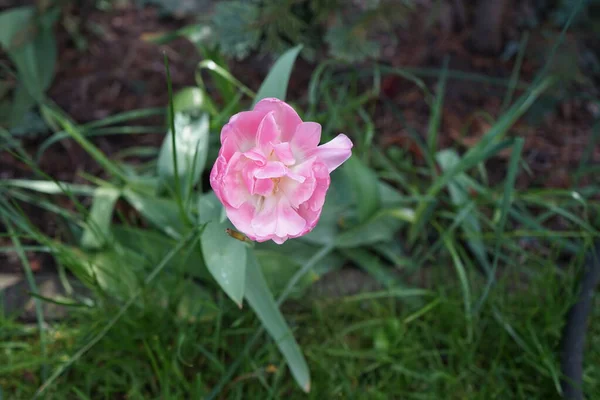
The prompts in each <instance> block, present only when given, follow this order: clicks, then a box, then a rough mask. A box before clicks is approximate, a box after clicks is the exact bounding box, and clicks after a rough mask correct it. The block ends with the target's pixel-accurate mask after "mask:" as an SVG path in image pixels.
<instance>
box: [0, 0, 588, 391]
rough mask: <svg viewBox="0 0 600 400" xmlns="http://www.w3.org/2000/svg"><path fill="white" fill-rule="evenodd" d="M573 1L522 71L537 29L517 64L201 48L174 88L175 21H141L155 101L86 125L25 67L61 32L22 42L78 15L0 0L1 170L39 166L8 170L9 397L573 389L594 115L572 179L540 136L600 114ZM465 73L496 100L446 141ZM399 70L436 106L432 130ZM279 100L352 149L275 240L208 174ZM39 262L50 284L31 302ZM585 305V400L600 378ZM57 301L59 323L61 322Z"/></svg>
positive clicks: (5, 371)
mask: <svg viewBox="0 0 600 400" xmlns="http://www.w3.org/2000/svg"><path fill="white" fill-rule="evenodd" d="M228 3H240V2H228ZM290 3H291V2H290ZM310 3H317V2H310ZM405 3H406V4H408V3H411V2H405ZM582 5H583V2H579V3H578V4H577V6H576V7H573V8H571V9H569V10H570V12H569V13H567V14H568V16H567V18H566V19H565V20H564V21H563V22H562V25H561V31H560V32H558V33H557V34H556V35H555V36H554V37H553V41H552V46H550V47H549V48H548V51H547V53H546V56H545V58H544V63H543V64H542V65H541V67H540V68H537V69H535V71H534V73H533V74H530V75H528V77H527V79H525V78H524V77H523V76H522V75H523V74H525V73H526V71H525V70H524V68H523V66H524V61H523V60H524V57H525V53H526V51H525V49H526V48H527V41H528V39H527V38H528V36H527V35H524V36H523V39H522V40H521V41H520V42H519V45H520V47H517V49H516V52H513V56H514V57H513V62H512V64H511V65H512V69H511V71H510V74H509V76H508V77H506V78H496V77H490V76H485V75H482V74H475V73H464V72H463V73H461V72H460V71H457V70H455V69H452V68H451V67H450V65H451V64H450V63H451V57H448V58H445V59H444V60H442V62H441V63H440V64H439V66H438V67H437V68H435V69H431V68H417V67H403V66H397V65H394V64H393V63H375V62H373V63H368V64H367V65H362V64H361V65H357V64H354V65H350V64H347V63H345V62H343V61H344V60H341V61H340V60H339V58H338V59H329V58H325V59H323V60H320V61H319V62H317V63H316V65H314V66H312V67H311V68H310V69H309V68H308V67H307V65H306V64H303V63H304V62H305V61H303V60H302V59H301V57H302V56H301V55H302V54H304V53H303V49H305V46H303V45H302V44H296V43H293V46H289V48H286V49H282V50H281V51H280V52H279V53H278V55H277V57H276V58H275V60H274V62H273V63H271V64H270V65H269V69H268V71H265V74H264V76H261V78H260V81H258V82H249V81H248V82H247V77H248V76H249V75H246V74H243V73H236V67H235V65H237V64H233V66H232V64H231V63H228V62H227V61H226V59H225V58H224V57H223V55H222V54H221V52H220V50H219V47H218V46H216V47H212V46H208V45H207V44H206V43H205V42H202V41H195V42H194V43H195V45H196V46H197V49H196V50H197V51H198V54H200V56H201V60H195V61H194V69H193V71H192V72H193V73H191V74H190V75H191V76H192V78H193V81H192V82H182V81H179V80H177V78H176V73H177V69H178V68H179V67H180V66H181V65H182V64H178V63H177V56H176V55H177V53H175V57H174V56H173V54H170V50H171V49H172V48H170V47H168V46H169V44H164V43H171V42H169V41H168V40H170V39H172V38H174V37H177V36H180V34H181V32H182V31H180V30H179V31H175V32H176V33H175V34H171V33H172V32H171V33H169V34H167V35H166V36H168V37H166V36H165V34H164V32H161V34H160V35H156V34H154V35H150V38H149V39H148V35H146V39H148V40H150V41H153V42H160V43H163V45H164V46H166V47H165V48H163V50H164V51H163V52H162V53H161V52H158V51H157V52H155V53H151V54H152V56H151V57H153V62H154V64H153V65H154V67H153V68H160V69H161V71H164V80H162V81H161V82H162V84H163V85H164V86H163V87H162V89H161V90H162V91H164V93H166V96H165V97H163V100H164V101H163V102H162V103H160V104H153V105H154V106H157V107H152V108H148V107H146V108H132V109H128V110H127V111H123V112H114V113H109V115H104V116H103V117H101V118H91V119H90V120H89V121H79V120H77V119H75V118H73V116H71V115H70V114H69V113H68V112H67V111H65V108H67V107H65V106H62V105H60V104H58V101H54V99H53V98H52V89H49V85H50V80H51V79H52V76H53V73H54V71H52V70H48V69H44V68H30V67H31V65H39V63H38V62H37V61H36V60H39V59H43V60H49V59H48V58H46V57H50V59H52V60H53V59H54V57H55V52H54V50H52V51H48V49H49V48H50V49H52V48H53V46H55V44H48V43H40V40H41V39H40V37H42V36H39V35H42V34H41V33H39V32H40V31H36V30H34V31H33V32H34V33H36V32H37V33H38V34H39V35H36V34H32V35H31V36H30V37H28V38H29V39H28V40H25V41H24V44H22V43H21V42H20V41H17V42H15V40H16V39H19V37H20V36H19V33H20V32H21V31H20V30H19V28H20V25H21V24H22V23H23V21H30V22H31V21H34V22H32V23H35V24H38V23H39V24H41V25H40V26H41V28H39V29H41V32H46V31H44V29H52V28H51V26H52V24H54V23H61V24H63V25H64V24H65V21H69V19H68V18H67V19H66V20H65V19H64V18H65V15H66V16H69V15H71V14H70V11H69V9H68V7H67V10H66V11H65V9H62V8H60V7H59V6H57V5H56V4H54V5H53V6H51V7H49V8H48V9H44V8H39V7H38V8H37V9H33V8H25V9H24V8H18V9H11V10H8V11H5V12H4V14H2V15H0V18H6V19H7V21H11V23H12V24H14V25H11V26H14V29H11V30H10V31H4V32H3V35H5V36H6V38H5V37H0V39H2V41H1V42H0V43H1V44H2V46H3V48H5V49H6V54H7V55H8V57H7V62H6V63H5V64H3V66H4V65H6V69H4V71H10V74H8V75H7V76H8V78H7V79H6V88H7V90H6V94H8V95H9V96H7V99H8V100H7V101H6V102H4V103H1V104H3V105H5V108H4V109H3V110H10V111H7V112H6V114H1V115H2V117H4V115H9V116H14V117H15V118H14V119H13V118H10V119H6V120H5V119H3V127H0V133H1V134H2V140H3V141H2V146H3V148H2V151H3V153H2V157H3V161H2V162H3V164H2V166H3V171H2V172H4V166H7V165H12V164H11V163H15V164H18V165H19V168H20V169H19V171H25V172H20V173H19V174H15V175H16V176H12V175H10V174H9V175H8V176H7V177H3V180H2V182H1V183H0V219H1V223H2V226H3V231H2V239H3V241H2V247H1V251H2V254H3V255H6V257H9V256H10V257H12V258H13V259H15V260H16V261H18V264H19V265H20V266H19V268H20V269H21V270H22V272H23V275H24V276H25V278H26V281H27V285H28V289H27V291H28V292H29V293H30V294H31V302H32V304H33V309H34V319H33V322H34V323H33V324H32V323H26V322H24V321H23V320H22V319H20V318H19V317H22V315H21V314H22V312H21V311H22V310H16V311H14V310H13V312H11V313H4V314H2V316H1V319H0V336H1V341H0V398H32V397H33V398H48V399H65V398H77V399H96V398H106V399H113V398H133V399H137V398H139V399H145V398H164V399H167V398H173V399H179V398H261V399H262V398H283V397H290V398H307V397H308V398H316V399H321V398H415V399H416V398H456V399H464V398H469V399H470V398H474V399H477V398H481V399H488V398H496V397H498V398H540V399H542V398H543V399H547V398H560V397H561V396H562V395H563V394H564V393H565V390H568V389H565V388H566V386H565V381H566V379H565V376H564V375H563V372H564V371H563V370H561V350H562V348H563V343H562V342H561V340H562V337H563V331H564V329H565V321H566V320H567V314H568V312H569V310H570V309H571V307H572V306H573V305H574V304H575V303H576V302H577V301H578V299H579V295H580V292H581V290H580V289H581V286H582V282H583V281H584V280H583V279H582V278H581V277H582V276H583V277H586V276H587V275H586V270H585V268H584V266H586V265H588V266H589V265H594V264H597V261H598V260H597V258H595V257H594V255H593V254H594V251H593V249H594V245H595V243H596V242H597V240H598V227H600V213H599V211H600V190H599V180H598V160H599V157H600V155H599V154H598V144H597V143H598V136H599V135H598V133H597V132H598V127H600V124H599V123H598V122H597V121H596V120H594V122H593V124H590V125H589V126H587V127H586V128H585V129H587V130H586V132H587V134H586V135H582V136H581V137H583V138H584V139H585V143H584V144H583V147H584V148H585V150H584V152H583V154H582V155H581V157H580V159H579V160H577V161H578V162H577V164H576V165H575V166H567V168H568V171H569V179H568V184H567V185H564V186H559V185H555V186H548V185H545V184H540V180H542V181H546V180H549V179H550V178H551V177H550V176H547V177H546V176H540V174H539V171H538V170H537V169H536V168H538V166H537V165H533V164H535V163H536V158H535V157H536V149H535V148H534V149H532V147H531V144H530V142H531V140H532V135H531V134H528V131H527V129H528V127H534V128H535V127H536V126H541V124H542V122H540V120H543V118H544V115H547V114H548V110H549V109H550V110H551V109H552V108H551V107H552V106H549V105H548V104H557V102H558V103H561V104H564V103H567V104H572V103H569V102H576V101H579V102H582V101H585V102H586V104H588V105H590V107H592V106H594V105H595V107H598V105H599V104H598V100H597V98H596V97H594V91H593V90H591V89H590V90H589V91H579V92H577V93H574V92H573V91H572V90H570V89H569V86H568V85H567V84H566V80H565V78H564V76H563V75H561V74H560V71H559V72H557V71H556V70H555V69H554V66H555V60H556V58H557V57H558V58H560V52H561V50H560V49H562V47H561V46H563V43H564V41H565V40H566V32H568V29H570V28H572V27H573V23H574V21H576V17H577V16H579V15H580V14H579V13H580V12H581V10H582V9H583V8H582ZM229 6H231V4H230V5H229ZM55 7H56V8H55ZM103 7H104V6H103ZM561 7H562V8H559V10H563V9H564V6H561ZM45 12H47V13H48V14H45ZM103 12H106V11H103ZM220 12H221V14H223V13H224V11H223V10H221V11H220ZM563 12H564V11H563ZM48 15H50V16H51V17H52V18H50V17H47V16H48ZM44 16H46V17H44ZM218 16H219V14H218V12H217V17H218ZM221 17H222V15H221ZM60 18H63V19H60ZM15 21H16V22H15ZM57 21H59V22H57ZM215 21H216V22H215V23H216V25H217V26H218V21H219V20H218V18H217V19H216V20H215ZM586 21H587V20H586ZM120 24H123V23H122V22H120ZM125 25H126V24H125ZM66 26H71V25H69V23H66ZM334 27H335V25H334ZM68 32H69V34H70V35H71V36H72V37H74V38H79V39H78V40H75V39H73V40H74V41H75V42H77V43H83V42H81V40H83V36H81V37H80V33H78V31H76V30H74V29H69V30H68ZM184 33H186V35H188V33H189V31H187V30H184ZM188 36H189V35H188ZM43 37H44V38H46V39H44V40H48V39H47V38H48V36H43ZM15 38H16V39H15ZM257 40H258V39H257ZM188 44H189V43H188ZM311 45H314V44H311ZM82 46H83V45H82ZM90 46H92V45H90ZM84 47H85V46H84ZM275 47H277V46H275ZM284 47H285V46H284ZM91 48H93V47H91ZM46 53H48V54H50V55H48V54H46ZM225 54H228V53H227V51H225ZM309 55H310V54H309ZM355 55H357V59H358V58H362V57H359V56H360V54H355ZM342 58H343V57H342ZM134 59H135V57H132V58H131V61H130V62H131V63H133V62H134V61H133V60H134ZM346 61H347V60H346ZM58 68H59V69H60V68H61V67H60V62H59V63H58ZM306 71H308V73H306ZM64 78H65V77H64V75H60V72H59V74H58V78H57V79H58V80H59V81H60V79H64ZM432 78H433V79H432ZM3 82H5V81H3ZM398 82H401V83H398ZM456 82H462V83H463V84H464V83H465V82H467V83H466V84H467V85H471V86H473V85H482V86H484V85H485V87H486V88H487V87H493V88H495V89H494V90H496V91H499V92H500V93H502V95H501V97H500V100H501V106H500V107H498V112H496V113H490V112H487V111H484V110H481V109H477V108H475V109H472V110H470V112H471V115H470V117H469V118H465V119H464V121H461V122H460V124H459V128H458V135H454V136H452V134H450V135H448V133H447V132H448V131H453V128H454V126H453V122H452V121H453V119H452V118H451V117H449V116H448V115H447V112H448V111H447V110H448V106H449V101H450V99H452V98H453V97H452V96H453V90H455V88H456V86H453V85H455V84H456ZM584 82H586V84H590V85H592V84H593V82H594V81H593V79H588V80H586V81H584ZM57 84H60V82H59V83H57ZM397 85H401V86H400V87H401V88H402V90H404V88H409V89H407V90H406V91H407V92H411V93H416V94H413V95H412V96H417V97H419V98H420V99H421V100H422V103H423V108H424V109H425V110H426V112H425V113H424V114H423V115H424V117H425V123H423V124H421V125H415V123H414V122H415V120H414V118H411V115H410V112H409V110H408V109H407V108H406V107H405V106H404V103H403V102H404V101H406V99H400V100H399V99H398V97H397V96H396V93H395V92H394V87H395V86H397ZM30 86H31V87H30ZM174 86H177V87H176V88H175V87H174ZM115 90H117V92H118V91H125V89H115ZM47 92H48V93H47ZM98 93H104V92H102V91H101V89H99V92H98ZM267 98H276V99H279V100H281V101H286V102H287V103H289V104H290V106H292V107H293V108H294V110H295V111H296V112H297V113H298V114H299V116H300V117H301V118H302V120H303V121H315V122H317V123H319V124H320V125H321V127H322V132H321V142H320V143H325V142H328V141H329V140H332V139H334V138H335V137H336V136H337V135H338V134H340V133H344V134H345V135H347V136H348V137H349V138H350V139H351V140H352V143H353V147H352V157H350V158H348V160H347V161H346V162H344V163H343V164H341V163H340V164H341V165H340V166H339V168H337V170H335V171H334V172H332V173H331V184H330V187H329V190H328V193H327V197H326V200H325V204H324V206H323V211H322V214H321V215H320V219H319V222H318V223H317V224H316V226H315V227H314V229H313V230H312V231H311V232H310V233H307V234H304V232H302V235H299V237H295V238H287V240H285V242H284V243H282V244H277V243H276V242H274V241H271V240H267V241H263V240H262V239H264V237H263V236H264V235H257V234H255V233H256V232H254V233H252V232H246V233H247V234H248V235H249V236H251V237H252V236H253V238H254V239H257V238H258V239H261V240H259V241H256V242H255V241H253V240H251V239H249V238H248V237H247V236H245V235H244V234H243V233H241V232H239V231H238V230H237V229H236V228H235V227H234V226H233V225H232V224H231V222H229V219H228V218H227V214H226V210H225V209H224V208H223V206H222V201H220V200H222V195H218V196H216V195H215V193H214V192H213V189H214V184H213V182H211V179H210V176H209V175H210V171H211V169H212V168H213V165H214V164H215V161H216V160H217V157H218V152H219V149H220V148H221V145H222V143H221V139H220V135H219V134H220V132H221V130H222V128H223V126H224V125H225V124H226V123H227V122H228V121H229V120H230V117H231V116H233V115H235V114H236V113H238V112H244V111H247V110H251V109H253V108H254V106H255V105H256V104H259V103H260V100H262V99H267ZM19 99H22V100H19ZM592 109H593V107H592ZM15 110H16V111H15ZM592 114H593V113H592ZM27 115H29V116H30V117H26V116H27ZM33 115H35V117H33ZM540 115H542V117H540ZM17 116H19V118H17ZM594 118H597V115H596V117H594ZM32 120H35V121H37V122H38V127H39V130H40V131H44V130H49V131H50V132H49V133H48V134H45V135H41V136H36V137H34V138H28V137H27V136H26V135H23V134H22V132H26V133H29V134H32V133H35V132H37V131H36V126H33V127H31V126H28V125H27V124H25V125H24V124H23V121H28V122H30V121H32ZM524 120H526V121H528V122H527V127H523V122H522V121H524ZM4 121H6V122H4ZM149 121H150V122H149ZM536 124H537V125H536ZM40 126H41V127H40ZM474 126H475V127H476V128H473V127H474ZM390 127H391V128H390ZM477 127H478V128H477ZM482 127H483V128H482ZM534 128H533V129H534ZM384 130H387V131H388V134H387V135H385V136H384V135H383V134H382V133H381V131H384ZM390 130H391V132H392V133H391V134H389V132H390ZM454 130H456V129H454ZM474 131H475V134H473V132H474ZM142 135H151V136H152V137H153V138H155V139H153V140H154V143H156V142H158V144H159V146H152V145H146V144H145V143H144V142H143V141H142V139H138V137H139V138H141V137H142ZM34 136H35V135H34ZM449 137H450V138H452V140H449ZM535 137H536V136H535V135H534V136H533V138H535ZM107 138H108V139H107ZM103 140H113V141H114V142H115V143H118V146H117V147H118V150H117V151H111V152H108V151H104V150H103V149H102V147H105V148H107V149H108V148H111V147H110V146H109V145H108V144H106V143H105V142H103ZM118 140H121V141H120V142H117V141H118ZM126 140H131V141H130V142H128V143H127V142H126ZM32 143H33V145H32ZM448 143H450V145H449V144H448ZM125 144H129V145H127V146H126V145H125ZM74 147H77V148H78V149H82V152H80V153H77V152H72V150H70V149H72V148H74ZM57 148H58V149H62V150H60V151H62V153H59V154H61V157H64V158H69V157H71V156H72V155H73V154H75V156H74V158H75V159H76V160H82V161H81V162H82V163H83V164H84V165H85V166H88V167H89V168H85V167H84V168H79V171H78V172H77V173H76V174H72V173H71V175H69V176H68V177H67V178H63V177H61V174H60V173H55V170H53V169H52V168H50V167H46V165H45V164H44V159H45V158H47V157H48V154H52V152H53V151H57V150H56V149H57ZM565 151H567V150H565ZM83 152H85V154H86V155H85V158H83V156H81V155H80V154H82V153H83ZM77 154H79V155H77ZM4 158H6V160H8V159H10V160H11V161H4ZM56 162H59V161H56ZM7 169H8V167H7ZM90 171H94V172H93V173H91V172H90ZM556 171H558V169H557V170H556ZM551 172H553V171H551ZM61 173H62V172H61ZM546 178H547V179H546ZM211 184H213V185H211ZM40 213H41V215H42V216H43V219H46V220H49V221H52V226H51V227H50V226H48V225H47V224H45V223H41V222H40V218H39V217H38V215H40ZM232 220H233V219H232ZM292 236H293V235H292ZM273 237H275V239H277V241H279V242H281V241H282V240H280V239H281V237H280V236H279V235H275V236H273ZM270 238H272V237H270ZM40 255H42V256H43V257H42V256H40ZM40 257H42V258H40ZM6 259H9V258H6ZM40 260H44V262H45V263H48V264H49V265H50V266H49V267H48V266H46V267H42V270H44V269H45V270H46V272H48V270H51V271H52V272H53V273H54V274H55V275H56V276H57V277H58V278H57V279H58V280H59V282H60V286H61V290H60V293H59V294H56V295H54V296H52V297H47V296H44V295H42V294H41V287H39V285H38V282H39V280H38V279H37V277H38V275H39V272H38V270H39V269H40V266H39V263H40ZM3 293H4V292H3ZM0 299H2V300H3V302H6V301H7V298H6V297H4V294H3V295H2V296H0ZM593 302H594V303H595V305H596V307H592V314H591V315H590V316H589V327H588V329H587V338H586V347H585V358H584V361H585V362H584V370H583V378H582V382H581V387H582V390H583V392H584V393H585V395H586V396H587V398H594V396H597V393H600V383H599V382H600V370H599V369H598V367H597V365H599V362H600V351H599V350H598V346H597V342H598V338H600V328H599V326H600V323H599V322H598V321H599V320H600V311H598V310H599V308H598V307H597V306H598V298H597V297H595V298H593ZM52 306H59V307H60V308H61V309H63V310H67V312H66V316H64V315H63V317H61V318H60V319H54V317H52V316H51V314H52V313H51V311H50V309H51V307H52Z"/></svg>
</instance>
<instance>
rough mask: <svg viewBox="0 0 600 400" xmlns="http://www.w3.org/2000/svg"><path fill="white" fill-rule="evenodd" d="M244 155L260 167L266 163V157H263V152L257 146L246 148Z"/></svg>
mask: <svg viewBox="0 0 600 400" xmlns="http://www.w3.org/2000/svg"><path fill="white" fill-rule="evenodd" d="M244 156H245V157H246V158H249V159H250V160H252V161H254V162H255V163H256V164H257V165H259V166H261V167H262V166H263V165H265V164H266V163H267V157H265V155H264V154H263V152H262V151H261V150H260V149H259V148H258V147H255V148H253V149H250V150H248V151H247V152H245V153H244Z"/></svg>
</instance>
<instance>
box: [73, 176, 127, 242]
mask: <svg viewBox="0 0 600 400" xmlns="http://www.w3.org/2000/svg"><path fill="white" fill-rule="evenodd" d="M120 195H121V193H120V191H119V190H117V189H113V188H106V187H99V188H97V189H96V194H95V195H94V199H93V202H92V209H91V210H90V213H89V215H88V218H87V221H86V226H85V230H84V231H83V235H82V236H81V246H82V247H83V248H85V249H90V250H98V249H100V248H102V247H103V246H104V245H105V244H106V243H107V241H108V239H109V238H110V225H111V222H112V216H113V209H114V207H115V203H116V202H117V199H118V198H119V196H120Z"/></svg>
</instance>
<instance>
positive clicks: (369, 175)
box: [342, 156, 381, 222]
mask: <svg viewBox="0 0 600 400" xmlns="http://www.w3.org/2000/svg"><path fill="white" fill-rule="evenodd" d="M342 171H343V172H344V174H345V176H346V179H347V180H348V182H349V183H350V185H351V187H352V191H353V197H354V198H355V199H356V202H355V204H356V207H357V212H358V220H359V222H364V221H366V220H367V219H368V218H369V217H370V216H372V215H373V214H374V213H375V212H377V210H378V209H379V207H380V205H381V196H380V193H379V185H378V182H379V181H378V179H377V175H375V173H374V172H373V171H372V170H371V169H369V168H368V167H367V166H366V165H364V164H363V163H362V161H360V159H359V158H358V157H356V156H352V157H350V158H349V159H348V161H346V163H345V164H344V166H343V167H342Z"/></svg>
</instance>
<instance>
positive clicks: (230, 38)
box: [213, 1, 261, 59]
mask: <svg viewBox="0 0 600 400" xmlns="http://www.w3.org/2000/svg"><path fill="white" fill-rule="evenodd" d="M260 16H261V14H260V6H259V4H257V3H256V2H242V1H225V2H219V3H218V4H217V5H216V7H215V14H214V16H213V24H214V36H215V37H216V40H217V41H218V43H219V48H220V50H221V52H223V54H225V55H228V56H232V57H236V58H240V59H241V58H244V57H246V56H248V55H249V54H250V52H251V51H252V50H254V49H256V47H257V46H258V44H259V43H260V36H261V31H260V30H258V29H256V28H255V27H254V25H253V24H255V23H256V21H257V20H258V19H259V18H260Z"/></svg>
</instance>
